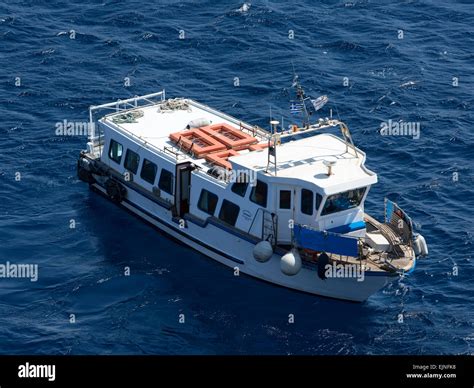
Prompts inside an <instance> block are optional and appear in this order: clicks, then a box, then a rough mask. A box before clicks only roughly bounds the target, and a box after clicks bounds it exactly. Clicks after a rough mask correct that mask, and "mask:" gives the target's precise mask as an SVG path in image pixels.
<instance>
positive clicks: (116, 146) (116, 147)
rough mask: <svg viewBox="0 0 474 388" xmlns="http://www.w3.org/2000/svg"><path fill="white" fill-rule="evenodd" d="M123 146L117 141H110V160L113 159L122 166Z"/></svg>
mask: <svg viewBox="0 0 474 388" xmlns="http://www.w3.org/2000/svg"><path fill="white" fill-rule="evenodd" d="M122 154H123V146H122V144H120V143H119V142H116V141H115V140H113V139H112V140H110V146H109V158H110V159H112V160H113V161H114V162H115V163H117V164H120V161H121V160H122Z"/></svg>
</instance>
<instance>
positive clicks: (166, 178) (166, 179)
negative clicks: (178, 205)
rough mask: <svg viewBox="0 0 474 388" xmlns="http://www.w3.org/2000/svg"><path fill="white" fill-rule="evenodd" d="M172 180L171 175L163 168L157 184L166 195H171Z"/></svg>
mask: <svg viewBox="0 0 474 388" xmlns="http://www.w3.org/2000/svg"><path fill="white" fill-rule="evenodd" d="M173 178H174V177H173V173H172V172H170V171H168V170H165V169H164V168H163V169H162V170H161V174H160V180H159V182H158V187H159V188H160V190H163V191H164V192H166V193H168V194H173Z"/></svg>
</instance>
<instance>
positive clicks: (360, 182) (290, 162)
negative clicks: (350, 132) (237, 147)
mask: <svg viewBox="0 0 474 388" xmlns="http://www.w3.org/2000/svg"><path fill="white" fill-rule="evenodd" d="M357 152H358V156H356V155H355V153H354V151H353V150H352V149H349V150H347V149H346V143H345V142H344V141H343V140H342V139H340V138H338V137H337V136H334V135H332V134H329V133H321V134H318V135H314V136H311V137H305V138H302V139H296V140H293V141H289V142H287V143H284V144H280V145H279V146H278V147H277V149H276V176H277V177H279V178H291V179H300V180H304V181H309V182H312V183H314V184H316V185H317V186H319V187H320V188H321V189H322V190H323V191H324V193H325V194H333V193H338V192H342V191H344V190H349V189H352V188H358V187H363V186H368V185H371V184H374V183H376V182H377V175H376V174H375V173H374V172H372V171H370V170H368V169H367V168H365V166H364V161H365V154H364V153H363V152H362V151H360V150H357ZM229 160H230V161H231V162H232V163H233V165H234V168H236V169H252V170H256V171H258V172H265V171H266V170H267V164H268V154H267V150H262V151H254V152H249V153H247V154H244V155H239V156H233V157H231V158H230V159H229ZM325 161H328V162H329V161H331V162H335V163H334V165H333V166H332V167H331V170H332V173H331V175H328V167H327V166H326V165H325V164H324V162H325ZM268 170H269V172H270V173H271V174H272V175H275V174H274V171H275V167H274V166H273V165H270V166H269V167H268Z"/></svg>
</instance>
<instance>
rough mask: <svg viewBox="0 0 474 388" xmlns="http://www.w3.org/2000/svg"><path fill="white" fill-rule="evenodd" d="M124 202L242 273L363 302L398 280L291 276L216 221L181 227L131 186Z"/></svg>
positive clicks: (368, 275) (276, 258)
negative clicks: (261, 259)
mask: <svg viewBox="0 0 474 388" xmlns="http://www.w3.org/2000/svg"><path fill="white" fill-rule="evenodd" d="M91 186H92V187H93V188H95V189H96V190H97V191H99V192H100V193H102V194H103V195H105V196H106V197H108V196H107V193H106V190H105V189H104V188H103V187H102V186H100V185H99V184H97V183H94V184H92V185H91ZM120 205H121V206H123V207H124V208H126V209H127V210H129V211H130V212H132V213H134V214H135V215H137V216H138V217H140V218H142V219H143V220H145V221H147V222H148V223H150V224H151V225H153V226H155V227H156V228H158V229H159V230H161V231H163V232H165V233H167V234H168V235H170V236H171V237H173V238H175V239H177V240H179V241H180V242H182V243H184V244H186V245H188V246H189V247H191V248H193V249H195V250H197V251H198V252H201V253H203V254H204V255H206V256H208V257H210V258H212V259H214V260H216V261H218V262H220V263H222V264H224V265H226V266H228V267H230V268H232V269H233V270H235V267H238V269H239V273H243V274H247V275H250V276H252V277H255V278H257V279H260V280H264V281H266V282H269V283H273V284H275V285H279V286H282V287H286V288H289V289H292V290H297V291H302V292H306V293H310V294H314V295H319V296H324V297H329V298H336V299H342V300H348V301H353V302H363V301H365V300H366V299H367V298H368V297H369V296H371V295H372V294H374V293H375V292H377V291H379V290H380V289H381V288H383V287H384V286H385V285H387V284H388V283H389V282H391V281H393V280H395V279H397V276H396V275H395V276H394V275H393V274H389V273H382V272H377V273H376V272H374V271H366V272H365V276H364V279H363V280H362V281H361V279H358V278H356V277H345V278H327V279H321V278H319V277H318V274H317V271H315V270H314V269H310V268H307V267H305V266H303V268H301V270H300V271H299V272H298V273H297V274H296V275H294V276H287V275H285V274H283V273H282V272H281V268H280V259H281V256H280V255H278V254H273V255H272V257H271V258H270V260H268V261H267V262H266V263H261V262H258V261H256V260H255V259H254V257H253V248H254V246H255V243H256V242H258V240H257V241H249V240H247V239H246V238H243V237H242V236H237V235H234V234H232V233H229V232H228V231H225V230H223V229H222V228H221V227H219V226H216V225H213V224H212V223H206V225H205V226H203V225H198V224H196V223H194V222H191V221H190V220H187V222H186V227H184V228H183V227H180V225H179V223H177V222H175V221H173V220H172V217H171V212H170V211H169V210H168V209H166V208H164V207H162V206H160V205H159V204H157V203H155V202H154V201H152V200H150V199H148V198H146V197H145V196H143V195H142V194H140V193H139V192H137V191H135V190H133V189H132V188H130V187H127V198H126V199H125V200H124V201H122V202H121V203H120Z"/></svg>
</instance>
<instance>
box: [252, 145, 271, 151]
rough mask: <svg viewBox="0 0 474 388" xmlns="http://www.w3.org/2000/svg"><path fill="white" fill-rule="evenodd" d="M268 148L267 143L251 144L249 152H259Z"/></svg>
mask: <svg viewBox="0 0 474 388" xmlns="http://www.w3.org/2000/svg"><path fill="white" fill-rule="evenodd" d="M267 147H268V143H260V144H252V145H251V146H250V147H249V150H250V151H259V150H263V149H265V148H267Z"/></svg>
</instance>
